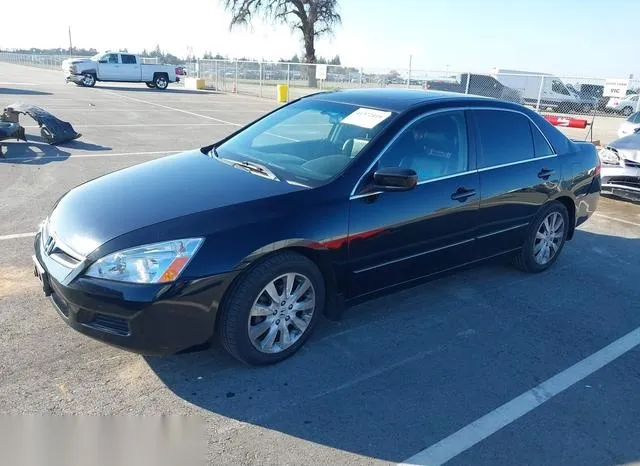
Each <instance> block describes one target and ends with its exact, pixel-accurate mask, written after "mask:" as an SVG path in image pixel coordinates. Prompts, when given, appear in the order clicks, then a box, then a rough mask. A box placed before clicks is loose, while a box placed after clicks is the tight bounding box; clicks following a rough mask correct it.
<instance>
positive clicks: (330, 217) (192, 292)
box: [33, 89, 600, 365]
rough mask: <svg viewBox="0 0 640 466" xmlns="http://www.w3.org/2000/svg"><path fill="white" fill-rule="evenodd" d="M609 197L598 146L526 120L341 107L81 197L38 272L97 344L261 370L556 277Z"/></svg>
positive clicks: (445, 108)
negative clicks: (461, 273)
mask: <svg viewBox="0 0 640 466" xmlns="http://www.w3.org/2000/svg"><path fill="white" fill-rule="evenodd" d="M599 193H600V159H599V157H598V154H597V152H596V149H595V147H594V146H593V145H592V144H590V143H586V142H578V141H572V140H570V139H568V138H566V137H565V136H564V135H563V134H562V133H561V132H560V131H558V130H557V129H556V128H554V127H553V126H551V125H550V124H549V123H548V122H547V121H546V120H545V119H544V118H543V117H541V116H540V115H539V114H538V113H536V112H534V111H532V110H530V109H527V108H525V107H523V106H520V105H518V104H515V103H509V102H504V101H500V100H496V99H490V98H484V97H474V96H468V95H463V94H450V93H445V92H434V91H421V90H415V91H411V90H398V89H359V90H348V91H335V92H324V93H318V94H314V95H311V96H307V97H304V98H301V99H297V100H295V101H293V102H290V103H288V104H286V105H283V106H281V107H279V108H277V109H275V110H274V111H272V112H270V113H268V114H266V115H264V116H262V117H261V118H259V119H257V120H256V121H253V122H252V123H250V124H248V125H246V126H245V127H243V128H241V129H239V130H238V131H236V132H234V133H233V134H230V135H229V136H227V137H226V138H224V139H222V140H219V141H217V142H215V143H213V144H211V145H209V146H207V147H202V148H200V149H197V150H193V151H190V152H186V153H182V154H178V155H172V156H167V157H162V158H160V159H157V160H153V161H149V162H146V163H142V164H139V165H135V166H133V167H129V168H126V169H123V170H119V171H116V172H113V173H110V174H107V175H105V176H102V177H100V178H97V179H94V180H92V181H89V182H87V183H84V184H82V185H80V186H77V187H75V188H74V189H71V190H70V191H69V192H68V193H66V194H65V195H64V196H63V197H62V198H61V199H59V200H58V201H57V202H56V204H55V205H54V206H53V209H52V210H51V212H50V213H49V215H48V216H47V217H46V218H45V219H44V220H43V222H42V223H41V225H40V227H39V231H38V233H37V236H36V238H35V242H34V247H35V252H34V255H33V261H34V265H35V275H36V276H37V277H38V278H39V279H40V280H41V282H42V288H43V290H44V293H45V295H47V296H49V297H50V299H51V301H52V303H53V306H54V307H55V309H56V310H57V311H58V313H59V315H60V316H61V317H62V319H63V320H64V321H65V322H66V323H67V324H68V325H70V326H71V327H72V328H74V329H75V330H77V331H79V332H82V333H83V334H85V335H88V336H89V337H92V338H95V339H98V340H101V341H103V342H105V343H108V344H111V345H115V346H118V347H121V348H125V349H129V350H132V351H136V352H140V353H143V354H168V353H175V352H179V351H182V350H191V349H193V348H194V347H196V348H197V347H202V346H206V345H208V344H210V343H211V342H212V341H214V339H219V340H220V341H221V343H222V345H223V346H224V347H225V348H226V350H228V352H229V353H230V354H232V355H233V356H235V357H236V358H238V359H239V360H241V361H244V362H246V363H248V364H255V365H262V364H270V363H275V362H278V361H281V360H283V359H285V358H287V357H289V356H291V355H292V354H294V353H295V352H296V351H298V350H299V349H300V347H301V346H302V345H303V344H304V343H305V341H306V340H307V339H308V338H309V335H310V334H311V333H312V331H313V329H314V327H315V326H316V325H317V323H318V320H319V318H320V317H321V315H322V314H324V315H325V316H328V317H330V318H333V319H336V318H339V316H340V315H341V312H342V310H343V309H344V308H345V306H348V305H349V304H350V303H353V302H355V301H356V300H357V301H359V302H360V301H362V300H363V299H368V298H370V297H372V296H377V295H379V293H380V292H381V291H385V292H389V291H393V290H397V289H398V288H399V287H404V286H407V285H414V284H416V283H419V282H422V281H424V280H425V279H429V278H433V277H437V276H441V275H442V274H443V273H444V272H450V271H453V270H455V269H459V268H461V267H466V266H468V265H469V264H475V263H478V262H481V261H485V260H487V259H491V258H497V257H500V258H505V257H507V256H510V257H511V258H513V259H514V263H515V264H516V265H517V266H519V267H520V268H521V269H523V270H524V271H526V272H531V273H536V272H542V271H544V270H546V269H548V268H549V267H550V266H552V265H553V264H554V263H555V262H556V261H557V260H558V257H559V256H560V253H561V251H562V249H563V247H564V246H565V243H566V242H567V241H569V240H571V239H572V238H573V237H574V231H575V229H576V227H577V226H578V225H580V224H581V223H583V222H584V221H585V220H587V219H588V218H589V217H590V216H591V215H592V214H593V212H594V211H595V209H596V207H597V202H598V198H599Z"/></svg>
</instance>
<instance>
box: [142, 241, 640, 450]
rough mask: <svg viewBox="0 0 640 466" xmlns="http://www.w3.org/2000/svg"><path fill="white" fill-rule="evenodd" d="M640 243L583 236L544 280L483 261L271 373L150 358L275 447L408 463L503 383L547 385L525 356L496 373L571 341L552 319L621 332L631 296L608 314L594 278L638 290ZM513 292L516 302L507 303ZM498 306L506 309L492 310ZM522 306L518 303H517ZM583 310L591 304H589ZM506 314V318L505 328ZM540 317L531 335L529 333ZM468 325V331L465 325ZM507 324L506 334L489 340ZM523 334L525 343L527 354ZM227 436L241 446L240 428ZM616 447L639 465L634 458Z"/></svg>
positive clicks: (204, 360)
mask: <svg viewBox="0 0 640 466" xmlns="http://www.w3.org/2000/svg"><path fill="white" fill-rule="evenodd" d="M639 246H640V239H629V238H622V237H618V236H607V235H600V234H595V233H591V232H586V231H582V230H581V231H578V232H576V236H575V239H574V241H572V242H571V243H569V244H568V245H567V247H566V248H565V249H564V251H563V255H562V256H561V258H560V260H559V261H558V262H557V263H556V264H555V266H554V267H553V268H551V269H550V270H548V271H546V272H544V273H542V274H533V275H532V274H525V273H523V272H519V271H517V270H516V269H514V268H512V267H509V266H505V265H504V264H502V263H493V264H485V265H482V266H478V267H475V268H471V269H468V270H465V271H462V272H458V273H457V274H455V275H449V276H445V277H443V278H440V279H438V280H435V281H433V282H430V283H425V284H422V285H418V286H414V287H412V288H410V289H405V290H402V291H398V292H395V293H393V294H389V295H387V296H382V297H379V298H377V299H375V300H373V301H369V302H368V303H363V304H360V305H357V306H355V307H353V308H350V309H348V310H347V312H346V314H345V316H344V318H343V320H342V321H340V322H329V321H326V320H322V321H320V322H319V323H320V325H319V326H318V327H317V328H316V331H315V333H314V335H313V336H312V337H311V339H310V341H308V342H307V343H306V345H305V346H303V348H302V349H301V350H300V352H299V353H298V354H296V355H294V356H293V357H291V358H289V359H287V360H285V361H283V362H281V363H279V364H276V365H274V366H267V367H251V366H245V365H242V364H240V363H238V362H237V361H236V360H235V359H232V358H231V357H230V356H229V355H227V353H226V352H225V351H224V350H223V349H222V348H221V347H220V346H218V345H217V344H214V345H213V346H212V347H211V348H210V349H208V350H207V351H200V352H191V353H186V354H180V355H173V356H168V357H145V360H146V361H147V364H148V365H149V366H150V368H151V369H152V370H153V371H154V372H155V374H157V376H158V377H159V378H160V379H161V381H162V382H163V383H164V384H165V385H166V386H167V387H168V388H169V389H170V390H171V391H172V392H173V393H174V394H175V395H177V396H178V397H180V398H182V399H183V400H185V401H186V402H188V403H190V404H193V405H196V406H198V407H199V408H201V409H203V410H206V411H208V412H210V413H214V414H216V415H219V416H224V417H225V418H230V419H232V420H235V421H239V422H240V423H242V424H239V425H240V426H244V425H247V424H248V425H249V427H251V426H256V427H260V428H262V429H268V431H260V433H259V434H255V433H253V434H251V435H259V438H264V441H266V442H270V441H273V442H280V441H282V440H281V439H282V437H278V436H272V435H271V434H272V433H275V434H278V433H282V434H286V435H288V436H293V437H295V438H297V439H302V440H305V441H308V442H313V443H314V444H319V445H322V446H327V447H330V449H337V450H341V451H345V452H350V453H355V454H358V455H362V456H363V457H365V458H373V459H380V460H385V461H392V462H401V461H403V460H404V459H406V458H408V457H409V456H411V455H412V454H415V453H416V452H417V451H419V450H420V449H421V448H424V447H426V446H428V445H430V444H431V443H435V441H438V440H440V439H441V438H442V436H441V435H442V433H441V432H440V430H438V429H444V430H445V431H446V432H447V433H446V434H444V435H449V433H451V432H454V431H455V430H457V429H458V428H459V427H462V426H464V425H466V424H467V423H468V422H471V421H472V420H473V419H474V418H476V417H477V416H478V414H476V412H475V411H473V410H472V409H471V407H473V408H474V409H475V408H477V405H476V402H479V405H480V406H481V407H480V408H477V409H479V410H480V411H481V414H485V413H486V412H488V411H491V410H492V409H494V408H495V407H497V406H499V405H500V404H501V403H502V402H505V401H508V399H509V398H507V399H502V398H501V396H497V397H496V396H495V395H496V391H497V392H498V393H499V394H500V393H502V392H501V391H500V390H506V389H505V387H504V385H503V384H506V385H510V384H512V385H513V386H509V387H508V391H507V392H508V393H513V396H515V395H516V394H519V393H521V390H523V389H524V390H526V389H529V388H531V387H532V386H534V385H535V383H534V382H532V380H531V376H532V374H533V377H534V378H537V377H538V376H539V375H540V372H542V374H543V375H544V376H545V377H546V376H549V375H552V374H553V373H554V372H553V371H552V373H551V374H546V373H545V372H544V371H543V370H542V369H540V367H543V368H544V366H535V365H534V366H535V367H529V369H530V370H531V371H533V373H532V374H531V373H530V374H528V375H523V374H524V373H520V372H518V370H517V369H515V366H518V364H522V361H520V362H519V361H518V358H517V357H515V360H511V362H510V363H507V364H506V367H505V366H504V365H503V366H500V365H498V367H497V368H496V369H495V370H494V369H493V365H492V364H493V362H492V361H493V359H492V358H495V363H496V364H499V363H501V362H502V363H503V364H504V361H503V360H502V359H501V358H506V359H507V361H509V359H508V358H509V357H512V358H513V357H514V356H508V355H509V354H512V353H513V354H516V355H517V354H520V353H519V352H523V353H524V356H522V355H521V356H522V357H524V358H525V360H526V357H525V356H526V355H528V354H529V352H533V353H535V351H536V348H537V349H540V348H538V346H536V345H541V348H552V347H553V345H562V344H563V343H562V342H563V340H562V337H559V336H558V335H557V334H556V332H555V331H554V332H550V333H548V334H547V335H546V336H544V335H545V334H544V333H543V336H541V337H536V336H535V335H536V332H540V331H545V330H544V329H545V328H546V327H544V325H551V323H554V322H564V324H566V325H568V326H570V325H571V322H570V321H571V319H567V314H566V312H567V310H568V309H571V312H573V313H576V312H580V317H579V318H578V320H580V325H581V326H589V327H588V331H592V332H594V333H596V334H598V332H600V334H602V333H603V332H606V330H602V329H601V327H602V324H601V322H600V320H604V321H605V322H607V323H606V324H604V327H607V326H612V327H614V328H615V331H613V332H612V333H615V332H617V331H619V329H620V328H624V326H625V324H626V325H632V324H633V322H632V321H633V319H631V318H630V317H629V316H627V315H626V314H624V316H625V318H624V319H621V318H620V316H621V315H622V312H623V310H621V309H618V308H617V307H616V305H617V303H618V302H622V301H617V302H616V303H611V305H612V306H613V309H616V310H615V311H612V310H611V306H608V307H607V304H604V306H605V307H607V308H608V309H610V310H609V311H607V313H611V315H609V316H603V314H602V312H601V311H599V310H598V309H599V307H598V306H600V305H601V303H602V302H605V303H606V302H607V299H608V298H606V297H605V296H602V293H601V290H600V287H599V286H594V285H593V283H594V282H598V281H599V280H600V277H602V279H603V283H609V282H607V281H606V279H607V277H611V276H612V275H615V274H616V273H617V277H616V278H615V279H614V278H611V280H626V284H622V283H620V284H619V286H618V287H617V288H616V289H617V290H625V289H627V286H630V287H632V288H633V289H635V288H636V287H637V283H636V282H635V278H634V277H637V276H638V275H639V274H640V269H639V266H638V265H637V264H639V263H640V261H638V257H639V256H640V254H639V253H638V252H637V251H640V248H639ZM594 251H595V252H594ZM598 251H600V252H598ZM600 254H604V255H600ZM611 257H620V258H627V260H628V265H627V266H625V267H628V269H627V270H623V268H622V266H621V265H620V264H618V263H617V262H615V261H613V260H612V259H611ZM629 258H630V259H629ZM500 262H504V259H503V260H501V261H500ZM574 270H580V275H581V277H580V278H575V281H574V282H573V283H577V282H578V281H579V280H582V281H580V283H582V284H583V286H585V289H584V290H578V289H573V288H578V285H570V286H568V287H565V286H564V283H566V281H567V280H569V279H571V278H570V277H572V276H575V273H574V272H572V271H574ZM625 277H626V278H625ZM602 286H604V287H606V286H607V285H606V284H604V285H602ZM545 289H550V290H552V291H549V293H552V294H553V293H556V292H559V293H561V294H562V295H563V296H559V297H558V296H554V302H556V303H558V305H557V306H551V307H545V308H541V307H540V302H539V297H540V295H539V293H545V291H544V290H545ZM492 290H493V291H492ZM616 292H618V291H616ZM504 294H508V295H509V296H506V297H504V298H500V296H501V295H504ZM484 296H488V297H487V298H486V299H485V298H484ZM632 296H633V295H629V296H627V298H626V299H632ZM463 298H465V299H463ZM500 299H503V300H504V301H505V302H506V304H505V302H502V303H495V301H494V300H500ZM620 299H622V300H624V299H625V297H624V296H623V297H622V298H620ZM513 301H515V302H516V303H514V305H513V306H511V305H510V304H509V303H510V302H513ZM427 303H428V305H427ZM584 303H590V304H584ZM567 305H569V308H567V307H566V306H567ZM571 305H574V306H575V307H571ZM516 306H517V307H516ZM585 306H590V307H589V308H588V310H584V309H583V308H584V307H585ZM578 309H580V311H578ZM523 319H526V320H525V321H523ZM616 319H618V320H616ZM625 319H626V320H625ZM505 320H506V321H507V323H506V324H505V323H496V322H504V321H505ZM531 322H533V323H534V324H533V328H531V327H529V325H530V324H531ZM541 322H546V324H545V323H541ZM465 325H468V326H469V327H468V328H470V330H469V329H468V330H464V329H465V327H464V326H465ZM500 325H502V326H503V327H502V331H503V333H497V334H495V333H492V332H496V330H495V327H496V326H498V327H500ZM535 325H539V326H540V327H535ZM635 325H637V324H635ZM591 326H592V327H593V329H595V330H593V329H592V328H591ZM615 326H618V327H615ZM510 327H513V328H514V329H515V332H514V333H515V335H514V336H513V337H505V338H506V341H504V340H503V341H501V342H500V343H499V344H498V345H497V348H496V347H495V344H492V343H491V341H492V338H499V337H500V336H501V335H509V334H510V332H511V330H510ZM460 329H463V330H462V331H461V330H460ZM474 329H477V330H474ZM628 330H629V329H627V330H626V331H628ZM483 331H484V337H485V339H486V341H484V343H482V344H483V345H484V346H481V345H480V344H479V343H478V338H479V337H473V335H474V334H475V333H476V332H477V333H478V334H480V333H483ZM456 332H457V333H456ZM519 332H520V333H519ZM547 332H549V331H548V330H547ZM557 332H560V330H557ZM621 333H623V332H621ZM538 335H539V334H538ZM523 336H524V337H523ZM604 337H605V339H606V338H608V334H606V333H605V334H604ZM474 338H475V339H474ZM508 338H512V339H511V340H509V339H508ZM523 338H524V340H526V341H524V342H522V343H520V345H521V346H517V345H518V343H517V342H518V341H522V339H523ZM529 338H534V340H532V341H534V344H533V345H534V348H531V347H529V346H528V345H529V344H531V342H530V341H529ZM535 338H538V340H535ZM581 344H582V343H581ZM584 344H586V343H584ZM447 345H451V348H452V349H450V350H446V351H451V354H453V356H452V355H451V354H447V352H445V351H442V352H439V350H438V348H441V347H443V346H444V347H445V348H447ZM474 345H475V346H474ZM547 345H548V346H547ZM565 345H566V343H565ZM476 346H477V347H476ZM577 346H580V345H579V344H578V345H577ZM561 347H562V348H563V349H562V351H565V349H564V346H561ZM434 348H435V349H434ZM474 348H475V349H474ZM598 349H599V348H598ZM583 350H584V348H583ZM493 351H495V352H496V353H495V354H494V353H493ZM566 351H571V349H570V348H567V349H566ZM576 351H578V353H579V350H576ZM549 356H550V357H551V355H549ZM416 357H417V359H416ZM571 357H573V355H572V356H571ZM576 357H577V356H576ZM581 357H582V356H581ZM581 357H579V358H578V359H580V358H581ZM543 359H544V358H543ZM569 359H571V358H569ZM534 360H535V357H534ZM538 360H539V359H538ZM381 361H382V362H381ZM407 361H408V362H407ZM405 362H407V363H406V364H405ZM541 364H549V363H548V361H547V362H545V361H543V362H541ZM562 364H564V361H563V360H561V362H560V365H562ZM511 365H515V366H514V367H511ZM407 366H408V367H407ZM536 367H537V369H538V373H537V374H536V373H535V371H536ZM565 367H568V365H567V366H563V367H562V368H563V369H564V368H565ZM553 370H554V371H555V367H554V368H553ZM501 371H502V372H501ZM524 372H526V371H524ZM491 377H494V379H492V378H491ZM517 382H520V383H521V384H522V386H520V385H517ZM483 384H484V385H485V386H484V387H483ZM390 395H391V396H390ZM483 396H484V398H482V397H483ZM467 397H468V398H467ZM484 404H487V406H485V405H484ZM485 409H486V411H483V410H485ZM470 412H472V413H473V414H470ZM452 418H453V419H452ZM216 419H220V418H218V417H217V416H216ZM234 424H235V423H234ZM629 427H630V426H629ZM240 428H241V427H238V429H240ZM233 429H234V428H231V429H230V430H233ZM214 431H216V432H217V429H214ZM219 435H222V436H223V437H224V438H226V442H234V439H233V437H230V434H229V433H226V434H219ZM252 438H253V437H252ZM416 439H418V440H416ZM425 439H429V440H428V441H427V440H425ZM433 439H435V440H434V441H432V440H433ZM215 441H216V442H218V441H220V442H225V441H224V440H220V439H217V440H215ZM245 445H246V444H242V445H241V447H242V448H245ZM418 445H420V446H419V447H418ZM233 448H234V444H233V443H230V444H227V447H226V449H227V451H232V450H233ZM259 448H260V446H257V447H256V449H259ZM330 449H329V450H327V452H330V451H331V450H330ZM619 453H621V454H622V456H625V455H624V453H627V454H628V455H629V457H630V458H631V456H632V455H633V454H637V451H635V452H634V451H627V452H624V451H622V452H619ZM631 459H635V458H631Z"/></svg>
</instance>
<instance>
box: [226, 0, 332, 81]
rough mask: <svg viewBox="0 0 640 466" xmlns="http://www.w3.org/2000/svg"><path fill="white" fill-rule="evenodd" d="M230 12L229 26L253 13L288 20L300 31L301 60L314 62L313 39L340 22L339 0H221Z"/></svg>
mask: <svg viewBox="0 0 640 466" xmlns="http://www.w3.org/2000/svg"><path fill="white" fill-rule="evenodd" d="M222 2H223V4H224V8H225V10H227V11H229V12H230V13H231V15H232V18H231V24H230V25H229V29H233V27H234V26H236V25H247V24H249V23H250V21H251V19H252V18H253V17H254V16H256V15H262V16H263V18H264V19H266V20H267V21H274V22H276V23H282V24H288V25H289V26H290V27H291V29H293V30H299V31H300V32H302V39H303V42H304V62H306V63H316V47H315V39H316V37H320V36H322V35H324V34H331V33H332V32H333V28H334V27H335V26H336V25H338V24H340V23H341V22H342V19H341V17H340V15H339V14H338V12H337V7H338V0H222ZM307 68H309V70H308V72H309V75H308V77H309V86H311V87H316V84H317V83H316V72H315V66H309V67H307Z"/></svg>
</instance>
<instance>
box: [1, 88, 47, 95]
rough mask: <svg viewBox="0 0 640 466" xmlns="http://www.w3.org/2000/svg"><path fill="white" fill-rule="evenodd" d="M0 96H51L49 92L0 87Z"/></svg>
mask: <svg viewBox="0 0 640 466" xmlns="http://www.w3.org/2000/svg"><path fill="white" fill-rule="evenodd" d="M0 95H52V93H51V92H43V91H34V90H31V89H14V88H7V87H0Z"/></svg>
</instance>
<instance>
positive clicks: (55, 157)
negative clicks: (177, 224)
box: [3, 149, 191, 163]
mask: <svg viewBox="0 0 640 466" xmlns="http://www.w3.org/2000/svg"><path fill="white" fill-rule="evenodd" d="M187 150H191V149H185V150H160V151H151V152H115V153H110V152H107V151H105V152H106V153H93V154H87V153H82V152H81V153H73V152H72V153H71V154H70V155H69V156H68V157H67V156H66V155H43V156H42V157H11V158H8V159H7V158H5V159H3V160H4V161H5V162H9V163H11V162H12V161H14V160H15V161H16V162H17V161H21V162H28V161H36V160H69V159H84V158H93V157H120V156H126V155H159V154H165V155H169V154H178V153H180V152H186V151H187Z"/></svg>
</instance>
